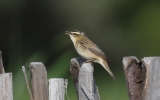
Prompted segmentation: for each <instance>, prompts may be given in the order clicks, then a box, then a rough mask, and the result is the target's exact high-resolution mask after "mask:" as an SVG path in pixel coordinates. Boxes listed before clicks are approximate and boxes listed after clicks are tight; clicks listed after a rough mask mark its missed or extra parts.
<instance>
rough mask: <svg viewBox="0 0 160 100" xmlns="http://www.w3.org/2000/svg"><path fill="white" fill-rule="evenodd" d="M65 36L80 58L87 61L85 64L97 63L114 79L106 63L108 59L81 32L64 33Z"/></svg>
mask: <svg viewBox="0 0 160 100" xmlns="http://www.w3.org/2000/svg"><path fill="white" fill-rule="evenodd" d="M66 34H68V35H69V36H70V38H71V40H72V42H73V44H74V47H75V49H76V51H77V52H78V54H79V55H80V56H82V57H83V58H85V59H86V60H87V61H86V62H96V63H99V64H100V65H102V66H103V67H104V69H106V70H107V71H108V73H109V74H110V75H111V76H112V77H113V78H114V79H115V77H114V75H113V73H112V72H111V70H110V68H109V66H108V63H107V61H108V60H109V59H108V57H107V56H106V55H105V53H103V51H102V50H101V49H100V48H99V47H98V46H97V45H96V44H94V43H93V42H92V41H91V40H90V39H88V38H87V36H86V35H85V34H84V33H83V32H80V31H70V32H66Z"/></svg>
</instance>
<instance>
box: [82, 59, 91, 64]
mask: <svg viewBox="0 0 160 100" xmlns="http://www.w3.org/2000/svg"><path fill="white" fill-rule="evenodd" d="M90 62H93V61H92V60H87V61H85V62H83V64H85V63H90Z"/></svg>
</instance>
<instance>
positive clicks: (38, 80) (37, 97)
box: [30, 62, 48, 100]
mask: <svg viewBox="0 0 160 100" xmlns="http://www.w3.org/2000/svg"><path fill="white" fill-rule="evenodd" d="M30 72H31V86H32V95H33V100H48V81H47V72H46V68H45V66H44V65H43V63H41V62H32V63H30Z"/></svg>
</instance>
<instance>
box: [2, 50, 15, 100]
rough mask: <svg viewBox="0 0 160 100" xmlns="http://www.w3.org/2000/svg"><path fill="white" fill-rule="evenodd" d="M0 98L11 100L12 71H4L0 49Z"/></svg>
mask: <svg viewBox="0 0 160 100" xmlns="http://www.w3.org/2000/svg"><path fill="white" fill-rule="evenodd" d="M0 100H13V89H12V73H5V71H4V67H3V61H2V53H1V51H0Z"/></svg>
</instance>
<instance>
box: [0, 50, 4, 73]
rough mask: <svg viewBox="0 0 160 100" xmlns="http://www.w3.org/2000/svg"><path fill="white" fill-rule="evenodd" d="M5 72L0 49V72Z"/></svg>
mask: <svg viewBox="0 0 160 100" xmlns="http://www.w3.org/2000/svg"><path fill="white" fill-rule="evenodd" d="M3 73H5V70H4V66H3V60H2V52H1V51H0V74H3Z"/></svg>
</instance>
